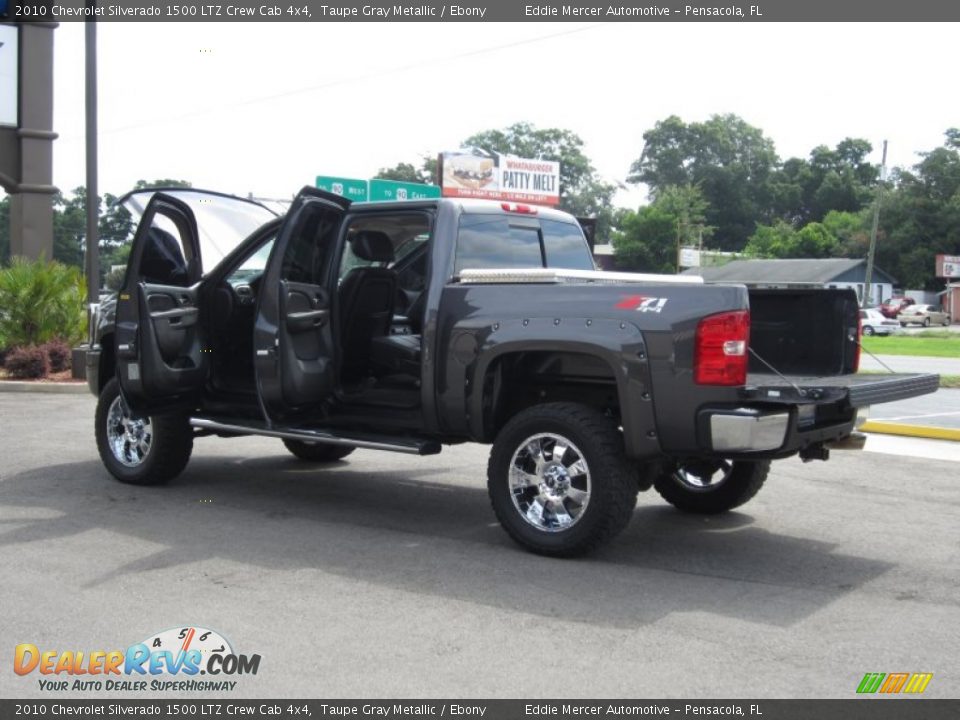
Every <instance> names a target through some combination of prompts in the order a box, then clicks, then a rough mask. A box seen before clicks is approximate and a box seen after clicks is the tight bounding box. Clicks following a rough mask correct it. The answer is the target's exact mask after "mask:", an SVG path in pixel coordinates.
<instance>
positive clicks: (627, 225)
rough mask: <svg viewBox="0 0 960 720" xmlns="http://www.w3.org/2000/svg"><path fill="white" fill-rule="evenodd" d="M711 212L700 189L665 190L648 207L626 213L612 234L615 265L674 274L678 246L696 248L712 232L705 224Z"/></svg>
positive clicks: (690, 186) (690, 187)
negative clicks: (694, 246)
mask: <svg viewBox="0 0 960 720" xmlns="http://www.w3.org/2000/svg"><path fill="white" fill-rule="evenodd" d="M709 209H710V206H709V203H708V202H707V201H706V200H705V199H704V197H703V194H702V193H701V192H700V189H699V188H697V187H695V186H692V185H684V186H667V187H665V188H663V190H662V191H661V192H660V193H659V195H658V197H657V199H656V200H654V201H653V203H651V204H650V205H647V206H646V207H642V208H640V209H639V210H638V211H637V212H635V213H634V212H626V213H625V214H624V215H623V217H622V219H621V220H620V222H619V232H616V233H614V236H613V249H614V262H615V263H616V265H617V267H619V268H622V269H624V270H637V271H642V272H655V273H657V272H663V273H667V272H673V271H674V270H675V269H676V267H677V247H678V245H698V244H700V243H701V241H702V240H703V239H705V238H708V237H709V236H710V234H711V232H712V230H713V228H711V227H709V226H706V225H705V224H704V221H705V218H706V214H707V212H708V210H709Z"/></svg>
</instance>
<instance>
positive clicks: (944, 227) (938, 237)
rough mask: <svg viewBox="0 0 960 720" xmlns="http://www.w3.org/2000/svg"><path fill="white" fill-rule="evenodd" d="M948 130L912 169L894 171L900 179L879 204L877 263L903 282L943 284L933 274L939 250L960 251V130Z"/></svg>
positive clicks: (936, 286) (930, 285)
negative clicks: (942, 139) (944, 139)
mask: <svg viewBox="0 0 960 720" xmlns="http://www.w3.org/2000/svg"><path fill="white" fill-rule="evenodd" d="M945 136H946V141H945V142H944V144H943V146H941V147H938V148H935V149H934V150H931V151H929V152H925V153H921V157H922V160H921V161H920V162H919V163H917V164H916V165H914V166H913V168H912V171H911V170H899V171H897V172H896V173H895V174H894V178H895V180H896V185H895V187H894V188H893V190H892V192H890V193H888V194H886V195H885V196H884V202H883V205H882V206H881V208H880V224H881V232H880V234H879V236H878V239H877V265H879V266H880V267H882V268H883V269H884V270H886V271H887V272H889V273H891V274H893V275H894V276H895V277H896V278H897V280H898V281H899V283H900V284H901V285H903V286H905V287H918V288H919V287H922V288H925V289H928V290H935V289H940V288H942V286H943V285H942V282H941V281H939V280H937V279H936V278H935V277H934V262H935V258H936V255H937V254H938V253H944V254H948V255H957V254H960V131H958V130H957V129H956V128H951V129H949V130H947V131H946V133H945Z"/></svg>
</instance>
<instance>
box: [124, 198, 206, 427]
mask: <svg viewBox="0 0 960 720" xmlns="http://www.w3.org/2000/svg"><path fill="white" fill-rule="evenodd" d="M200 267H201V266H200V250H199V243H198V240H197V226H196V220H195V219H194V217H193V213H192V211H191V210H190V208H189V207H188V206H186V205H185V204H184V203H181V202H180V201H178V200H176V199H173V198H169V197H166V196H165V195H163V194H162V193H157V194H156V195H154V197H153V198H152V199H151V201H150V203H149V204H148V205H147V208H146V211H145V212H144V214H143V218H142V220H141V221H140V225H139V226H138V228H137V232H136V235H135V237H134V241H133V247H132V248H131V251H130V261H129V268H128V272H127V277H126V280H125V283H124V286H123V288H121V290H120V292H119V296H118V303H117V332H116V343H117V345H116V357H117V360H118V363H117V371H118V373H119V378H120V387H121V388H122V390H123V394H124V397H125V398H126V400H127V402H128V403H129V404H130V406H131V407H132V408H133V409H134V410H137V411H140V412H157V411H162V410H165V409H170V408H173V407H179V406H182V405H184V404H189V403H190V402H191V401H192V400H193V399H194V398H195V397H197V396H198V395H199V393H200V391H201V390H202V388H203V384H204V380H205V378H206V366H207V362H206V353H204V347H205V345H204V337H203V332H202V328H201V324H200V322H199V318H200V308H199V306H198V297H199V287H200V284H199V276H200V272H201V271H200Z"/></svg>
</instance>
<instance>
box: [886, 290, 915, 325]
mask: <svg viewBox="0 0 960 720" xmlns="http://www.w3.org/2000/svg"><path fill="white" fill-rule="evenodd" d="M914 303H916V300H914V299H913V298H912V297H900V296H897V295H895V296H893V297H892V298H890V299H889V300H886V301H884V303H883V305H881V306H880V312H882V313H883V314H884V315H885V316H886V317H888V318H893V319H894V320H895V319H896V318H897V315H899V314H900V312H901V311H902V310H903V309H904V308H906V307H909V306H910V305H913V304H914Z"/></svg>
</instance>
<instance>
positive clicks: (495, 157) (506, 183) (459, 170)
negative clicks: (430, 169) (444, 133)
mask: <svg viewBox="0 0 960 720" xmlns="http://www.w3.org/2000/svg"><path fill="white" fill-rule="evenodd" d="M439 174H440V185H441V187H442V188H443V196H444V197H469V198H484V199H487V200H508V201H511V202H526V203H533V204H535V205H559V204H560V163H558V162H555V161H553V160H531V159H528V158H518V157H513V156H512V155H500V154H498V153H485V152H481V151H477V150H456V151H452V152H443V153H440V157H439Z"/></svg>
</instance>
